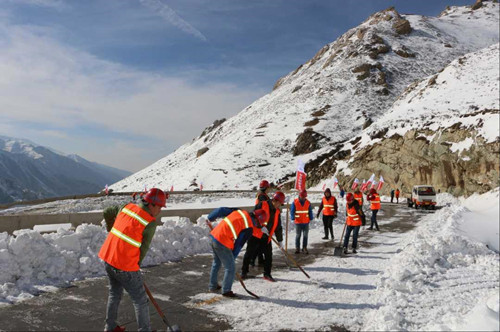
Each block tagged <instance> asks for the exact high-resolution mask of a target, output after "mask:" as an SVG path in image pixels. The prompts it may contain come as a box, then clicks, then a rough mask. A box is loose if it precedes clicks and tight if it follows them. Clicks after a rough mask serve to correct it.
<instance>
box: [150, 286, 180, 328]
mask: <svg viewBox="0 0 500 332" xmlns="http://www.w3.org/2000/svg"><path fill="white" fill-rule="evenodd" d="M144 289H145V290H146V293H147V294H148V297H149V299H150V300H151V302H152V303H153V305H154V307H155V308H156V311H157V312H158V315H160V317H161V319H162V320H163V323H165V325H167V327H168V330H167V331H172V332H181V328H180V327H179V326H178V325H172V326H171V325H170V323H169V322H168V320H167V317H166V316H165V314H164V313H163V311H161V309H160V306H159V305H158V303H157V302H156V300H155V298H154V297H153V294H151V292H150V291H149V288H148V286H146V283H144Z"/></svg>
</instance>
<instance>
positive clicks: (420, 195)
mask: <svg viewBox="0 0 500 332" xmlns="http://www.w3.org/2000/svg"><path fill="white" fill-rule="evenodd" d="M408 206H409V207H413V206H415V209H418V208H419V207H422V208H426V209H433V210H434V209H435V208H436V190H434V187H433V186H431V185H428V184H423V185H418V186H413V190H412V191H411V198H409V199H408Z"/></svg>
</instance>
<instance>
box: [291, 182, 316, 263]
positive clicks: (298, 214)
mask: <svg viewBox="0 0 500 332" xmlns="http://www.w3.org/2000/svg"><path fill="white" fill-rule="evenodd" d="M290 218H291V219H292V221H293V222H294V223H295V231H296V234H295V253H296V254H300V238H301V236H303V241H302V252H303V253H305V254H308V253H309V251H308V250H307V237H308V235H309V222H311V220H313V219H314V215H313V212H312V206H311V203H310V202H309V201H308V200H307V191H306V190H305V189H303V190H301V192H300V193H299V197H298V198H296V199H295V200H294V201H293V203H292V205H291V207H290Z"/></svg>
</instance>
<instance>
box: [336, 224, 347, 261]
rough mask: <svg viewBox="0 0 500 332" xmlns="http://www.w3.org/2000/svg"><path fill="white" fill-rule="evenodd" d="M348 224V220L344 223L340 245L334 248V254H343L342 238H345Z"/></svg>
mask: <svg viewBox="0 0 500 332" xmlns="http://www.w3.org/2000/svg"><path fill="white" fill-rule="evenodd" d="M346 226H347V222H346V223H345V224H344V230H343V231H342V236H341V237H340V241H339V245H338V246H336V247H335V248H334V249H333V256H342V239H343V238H344V233H345V228H346Z"/></svg>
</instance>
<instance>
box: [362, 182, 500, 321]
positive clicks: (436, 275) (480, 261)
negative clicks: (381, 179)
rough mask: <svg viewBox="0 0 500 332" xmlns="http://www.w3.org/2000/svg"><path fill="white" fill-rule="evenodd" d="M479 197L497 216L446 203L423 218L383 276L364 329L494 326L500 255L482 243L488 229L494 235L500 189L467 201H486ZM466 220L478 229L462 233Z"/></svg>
mask: <svg viewBox="0 0 500 332" xmlns="http://www.w3.org/2000/svg"><path fill="white" fill-rule="evenodd" d="M478 198H479V200H478ZM478 201H479V202H481V201H486V202H487V203H486V204H487V205H488V206H489V207H490V208H491V211H496V215H494V214H493V213H492V214H488V217H487V218H491V219H489V220H484V219H485V217H486V216H485V215H484V214H483V213H480V212H477V210H476V211H475V212H473V211H469V210H468V209H467V208H466V207H464V206H461V205H456V204H450V205H449V206H447V207H444V208H443V209H441V210H439V211H438V212H437V213H436V214H435V215H429V216H428V217H426V218H425V219H424V220H423V221H421V224H420V225H419V227H418V229H417V230H416V231H414V232H413V235H412V236H409V237H407V238H406V240H405V244H404V248H403V250H402V251H401V252H400V253H399V254H397V255H395V256H394V257H393V258H392V259H391V262H390V265H389V267H388V268H387V269H386V271H385V272H384V274H383V275H382V276H381V278H380V281H379V283H378V296H379V298H378V301H379V303H380V305H381V308H380V309H379V310H378V311H377V312H376V313H374V314H372V315H371V317H369V319H368V321H367V323H366V325H365V326H364V329H367V330H455V329H459V328H467V326H469V327H472V326H474V327H475V328H474V329H476V330H477V328H478V327H479V326H484V323H485V322H489V324H490V325H488V326H487V327H486V328H487V329H490V330H498V328H499V325H498V324H499V320H498V315H499V311H498V301H499V286H500V285H499V275H498V270H499V267H500V265H499V256H498V254H496V253H495V252H493V251H491V250H489V249H488V247H486V246H485V245H484V244H483V243H481V242H484V241H485V240H488V241H489V239H488V238H486V237H484V236H485V235H488V234H494V236H496V237H497V239H498V223H499V215H498V207H499V202H498V189H496V190H495V191H493V192H489V193H488V194H485V195H483V196H482V197H475V198H472V199H468V200H466V201H465V203H466V204H465V205H468V204H472V202H474V204H475V205H476V206H479V207H481V206H484V204H477V202H478ZM489 211H490V210H488V212H489ZM495 224H496V226H495ZM466 225H467V227H471V229H472V228H475V229H476V230H477V229H478V231H476V232H475V233H474V234H468V233H464V231H463V229H464V226H466ZM495 232H496V234H495ZM469 236H470V237H469ZM472 237H476V239H472ZM478 240H479V241H481V242H478ZM497 246H498V240H497ZM497 250H498V249H497ZM476 305H477V308H476ZM485 306H486V307H487V308H489V309H488V310H490V311H491V310H492V311H493V312H492V313H493V314H494V315H496V319H493V320H492V319H488V317H490V316H491V313H489V311H488V310H483V309H485ZM473 309H474V310H473ZM468 313H469V315H468V316H465V317H464V315H465V314H468ZM484 315H486V316H485V317H484ZM467 319H475V321H473V322H471V321H470V320H469V321H467Z"/></svg>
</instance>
